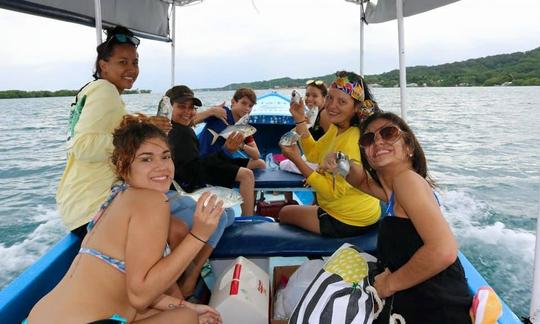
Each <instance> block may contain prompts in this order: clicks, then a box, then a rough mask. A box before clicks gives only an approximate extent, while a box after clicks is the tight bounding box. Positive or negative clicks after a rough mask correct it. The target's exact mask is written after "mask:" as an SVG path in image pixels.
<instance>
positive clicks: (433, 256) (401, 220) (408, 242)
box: [321, 113, 472, 323]
mask: <svg viewBox="0 0 540 324" xmlns="http://www.w3.org/2000/svg"><path fill="white" fill-rule="evenodd" d="M360 146H361V149H360V151H361V157H362V164H351V168H350V172H349V174H348V175H347V177H346V179H347V181H348V182H349V183H350V184H351V185H353V186H354V187H356V188H358V189H359V190H362V191H363V192H366V193H368V194H370V195H372V196H374V197H377V198H379V199H381V200H383V201H386V202H388V208H387V210H386V212H385V214H386V217H384V218H383V219H382V220H381V224H380V229H379V238H378V249H377V250H378V253H379V261H380V262H381V263H382V266H383V267H384V272H382V273H381V274H379V275H377V276H376V277H375V284H374V286H375V288H376V289H377V292H378V294H379V296H380V297H381V298H387V299H388V298H390V299H393V300H392V301H391V304H392V311H391V312H392V313H396V314H400V315H401V316H403V317H404V318H405V321H406V322H407V323H470V321H471V320H470V317H469V307H470V306H471V300H472V298H471V296H470V294H469V289H468V287H467V282H466V280H465V275H464V271H463V267H462V266H461V263H460V261H459V259H458V257H457V243H456V240H455V238H454V236H453V234H452V231H451V230H450V227H449V226H448V223H447V222H446V220H445V219H444V216H443V215H442V212H441V209H440V207H439V201H438V198H437V196H436V195H435V193H434V188H435V184H434V182H433V180H432V179H431V178H430V177H429V175H428V170H427V162H426V158H425V156H424V151H423V150H422V147H421V146H420V143H419V142H418V140H417V139H416V136H415V135H414V133H413V131H412V130H411V128H410V127H409V126H408V125H407V124H406V123H405V122H404V121H403V119H401V118H400V117H399V116H397V115H395V114H393V113H375V114H373V115H371V116H370V117H368V118H367V119H366V120H365V122H363V123H362V126H361V137H360ZM362 165H364V166H366V169H364V168H363V167H362ZM335 168H336V163H335V154H332V153H331V154H329V155H328V156H327V158H326V159H325V162H324V163H323V164H322V165H321V169H324V170H326V171H329V172H332V171H333V170H335ZM381 270H382V269H381Z"/></svg>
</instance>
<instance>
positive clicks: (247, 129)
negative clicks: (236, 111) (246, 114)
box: [208, 124, 257, 144]
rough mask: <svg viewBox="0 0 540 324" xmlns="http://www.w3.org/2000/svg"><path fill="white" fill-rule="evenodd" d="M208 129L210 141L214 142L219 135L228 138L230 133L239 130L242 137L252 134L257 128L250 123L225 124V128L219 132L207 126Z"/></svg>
mask: <svg viewBox="0 0 540 324" xmlns="http://www.w3.org/2000/svg"><path fill="white" fill-rule="evenodd" d="M208 131H209V132H210V133H211V134H212V143H211V144H214V143H215V142H216V141H217V139H218V138H219V137H220V136H221V137H223V138H228V137H229V136H230V135H231V134H232V133H234V132H239V133H241V134H242V135H243V136H244V138H246V137H248V136H251V135H253V134H255V132H256V131H257V129H256V128H255V127H253V126H251V125H248V124H246V125H236V124H234V125H229V126H227V128H225V129H224V130H222V131H221V133H219V134H218V133H217V132H216V131H214V130H212V129H210V128H208Z"/></svg>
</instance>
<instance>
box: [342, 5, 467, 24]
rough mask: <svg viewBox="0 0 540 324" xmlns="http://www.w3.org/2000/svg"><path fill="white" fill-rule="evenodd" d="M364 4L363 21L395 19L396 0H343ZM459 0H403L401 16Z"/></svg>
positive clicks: (375, 21) (381, 21) (379, 21)
mask: <svg viewBox="0 0 540 324" xmlns="http://www.w3.org/2000/svg"><path fill="white" fill-rule="evenodd" d="M345 1H347V2H354V3H356V4H360V3H363V4H364V5H365V16H364V18H365V21H366V22H367V23H372V24H377V23H383V22H386V21H390V20H395V19H397V14H396V0H378V1H373V0H371V1H369V0H345ZM457 1H459V0H430V1H426V0H403V17H409V16H413V15H416V14H419V13H422V12H426V11H430V10H433V9H436V8H439V7H442V6H445V5H447V4H450V3H452V2H457Z"/></svg>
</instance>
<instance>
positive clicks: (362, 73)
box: [360, 2, 364, 77]
mask: <svg viewBox="0 0 540 324" xmlns="http://www.w3.org/2000/svg"><path fill="white" fill-rule="evenodd" d="M360 75H361V76H362V77H363V76H364V5H363V4H362V3H361V2H360Z"/></svg>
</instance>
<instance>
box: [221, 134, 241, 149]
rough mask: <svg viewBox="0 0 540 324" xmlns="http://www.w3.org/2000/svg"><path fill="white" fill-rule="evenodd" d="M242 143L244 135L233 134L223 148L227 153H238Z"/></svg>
mask: <svg viewBox="0 0 540 324" xmlns="http://www.w3.org/2000/svg"><path fill="white" fill-rule="evenodd" d="M243 143H244V135H242V133H240V132H234V133H232V134H231V135H230V136H229V137H227V139H226V140H225V144H223V147H225V149H226V150H227V151H229V152H231V153H232V152H236V151H238V150H239V149H240V148H241V146H242V144H243Z"/></svg>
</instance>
